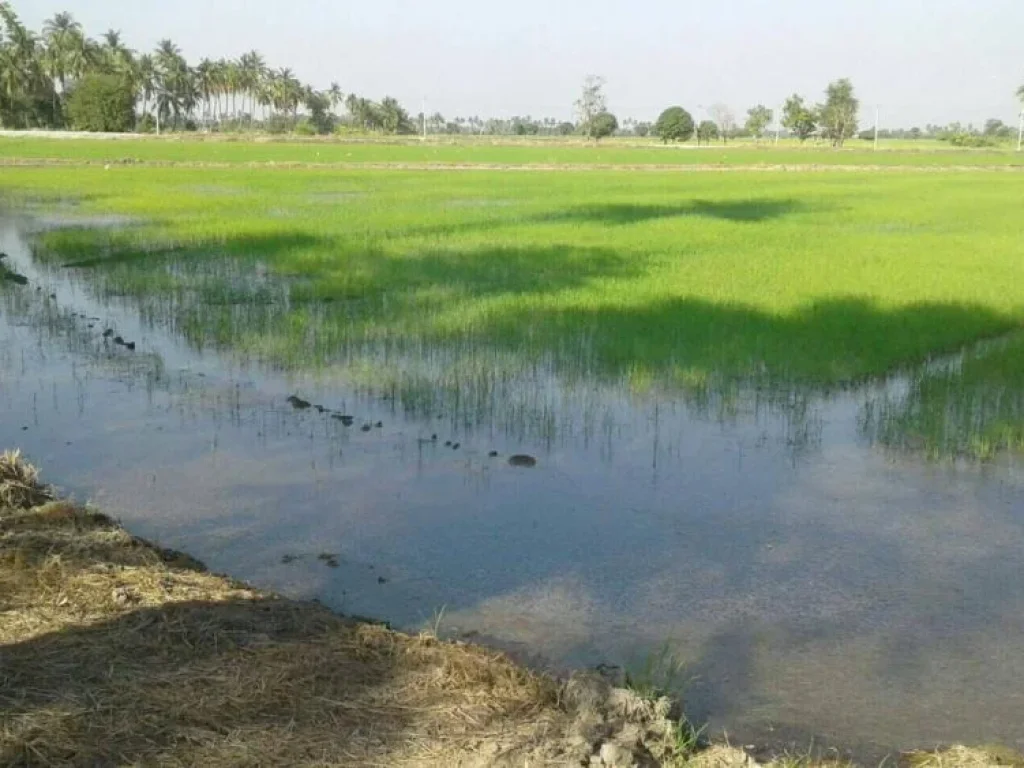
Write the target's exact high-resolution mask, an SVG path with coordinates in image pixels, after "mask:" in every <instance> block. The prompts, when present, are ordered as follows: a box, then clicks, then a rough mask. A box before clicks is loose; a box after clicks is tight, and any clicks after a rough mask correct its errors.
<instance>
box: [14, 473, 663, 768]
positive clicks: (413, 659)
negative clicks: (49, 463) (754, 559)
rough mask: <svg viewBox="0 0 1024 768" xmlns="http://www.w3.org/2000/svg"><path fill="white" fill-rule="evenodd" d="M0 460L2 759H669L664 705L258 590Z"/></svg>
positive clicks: (161, 762)
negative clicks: (55, 495)
mask: <svg viewBox="0 0 1024 768" xmlns="http://www.w3.org/2000/svg"><path fill="white" fill-rule="evenodd" d="M3 466H4V475H3V477H4V481H3V482H4V484H5V485H4V486H3V494H4V495H3V499H4V500H5V502H4V505H0V682H2V684H0V765H3V766H37V765H38V766H44V765H72V766H74V765H81V766H94V765H115V764H116V765H122V764H123V765H157V766H193V765H204V766H211V767H212V768H221V767H222V766H264V765H266V766H283V765H319V766H334V765H361V766H362V765H366V766H375V765H380V766H384V765H387V766H394V765H398V766H401V765H439V766H440V765H444V766H475V765H509V766H512V765H526V764H529V765H532V766H541V765H566V764H589V762H590V758H591V757H592V756H593V755H600V754H601V750H602V749H604V750H605V754H612V753H613V752H615V750H619V752H615V753H616V754H620V755H621V754H624V755H626V756H627V757H629V756H630V755H636V756H638V759H639V758H643V759H648V758H649V759H650V760H653V761H655V763H659V762H664V761H667V760H669V759H673V758H674V757H675V755H674V753H673V751H672V750H673V745H672V744H671V742H670V740H669V739H668V734H669V732H670V730H671V727H672V724H671V723H670V722H669V721H668V719H667V715H668V710H669V708H670V707H669V704H668V703H667V702H644V701H640V700H638V699H637V698H636V697H635V696H634V695H632V694H630V693H629V692H628V691H622V690H618V689H613V688H611V687H610V686H608V685H607V683H604V682H603V681H601V680H599V679H596V678H590V677H586V676H580V677H576V678H574V679H572V680H570V681H569V682H568V683H560V682H558V681H556V680H554V679H552V678H550V677H547V676H544V675H540V674H536V673H534V672H531V671H529V670H526V669H524V668H522V667H520V666H517V665H516V664H514V663H512V662H511V661H510V660H509V659H507V658H506V657H505V656H503V655H501V654H500V653H496V652H493V651H490V650H486V649H483V648H480V647H476V646H472V645H468V644H463V643H451V642H442V641H439V640H437V639H436V638H434V637H432V636H429V635H422V636H410V635H407V634H402V633H398V632H393V631H390V630H388V629H385V628H383V627H380V626H376V625H371V624H366V623H360V622H356V621H352V620H348V619H346V618H344V617H341V616H339V615H337V614H335V613H332V612H331V611H329V610H327V609H326V608H324V607H322V606H320V605H318V604H315V603H301V602H296V601H291V600H286V599H282V598H279V597H277V596H274V595H271V594H268V593H265V592H261V591H259V590H256V589H253V588H251V587H249V586H247V585H245V584H240V583H238V582H235V581H232V580H230V579H227V578H225V577H222V576H217V575H214V574H211V573H209V572H208V571H206V570H205V569H204V568H203V567H202V565H201V564H199V563H197V562H196V561H194V560H191V559H190V558H188V557H186V556H183V555H179V554H177V553H173V552H168V551H166V550H161V549H159V548H158V547H155V546H153V545H151V544H149V543H148V542H145V541H142V540H140V539H138V538H136V537H133V536H132V535H130V534H129V533H128V532H127V531H125V530H124V529H123V528H121V527H120V526H119V525H117V524H116V523H115V522H114V521H112V520H110V519H109V518H107V517H106V516H104V515H102V514H99V513H96V512H94V511H92V510H89V509H86V508H82V507H79V506H76V505H73V504H70V503H67V502H63V501H53V500H51V498H50V497H51V494H50V493H49V491H47V490H46V489H45V488H43V487H42V486H40V485H39V484H38V475H37V473H36V472H35V470H34V469H32V468H31V467H29V466H28V465H27V464H25V463H24V462H23V461H22V460H21V459H20V457H19V456H18V455H17V454H5V455H4V465H3ZM609 750H611V752H609ZM599 759H600V758H599ZM629 759H630V760H632V757H629ZM599 764H600V763H599Z"/></svg>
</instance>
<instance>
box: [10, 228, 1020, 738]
mask: <svg viewBox="0 0 1024 768" xmlns="http://www.w3.org/2000/svg"><path fill="white" fill-rule="evenodd" d="M0 250H3V251H6V252H8V253H9V254H11V261H12V262H13V263H14V264H15V266H16V267H17V269H18V271H19V273H21V274H24V275H25V276H26V277H27V278H28V279H29V284H28V285H26V286H20V287H18V286H11V287H7V288H4V289H2V291H3V295H2V304H0V306H2V319H0V434H3V435H4V436H5V438H6V441H8V442H11V443H17V444H19V445H20V446H21V447H23V448H25V449H26V451H27V452H28V454H29V455H30V456H31V457H32V459H33V460H35V461H38V462H39V463H40V464H42V465H43V466H44V467H45V469H46V472H47V475H48V477H50V478H51V479H54V480H58V481H59V482H61V483H63V484H64V485H65V486H66V487H67V488H68V489H69V490H71V491H72V492H73V493H75V494H76V495H77V496H79V497H81V498H89V499H93V500H95V501H96V502H97V503H99V504H101V505H103V506H104V507H106V508H108V509H109V510H110V511H111V512H113V513H114V514H116V515H119V516H121V517H122V518H123V519H124V520H125V522H126V523H127V524H128V525H129V526H130V527H131V528H132V529H133V530H134V531H137V532H138V533H139V534H141V535H144V536H149V537H152V538H156V539H158V540H159V541H160V542H161V543H163V544H165V545H168V546H174V547H179V548H182V549H185V550H187V551H189V552H191V553H193V554H195V555H196V556H198V557H200V558H201V559H203V560H205V561H206V562H208V563H209V564H210V565H211V566H212V567H214V568H216V569H218V570H225V571H230V572H231V573H233V574H236V575H238V576H240V577H243V578H247V579H251V580H253V581H256V582H258V583H259V584H261V585H265V586H268V587H271V588H275V589H279V590H282V591H285V592H287V593H289V594H293V595H297V596H316V597H319V598H321V599H323V600H324V601H326V602H329V603H330V604H332V605H333V606H335V607H337V608H339V609H341V610H344V611H347V612H352V613H358V614H364V615H374V616H380V617H383V618H386V619H389V620H391V621H393V622H395V623H396V624H398V625H402V626H410V627H412V626H418V625H422V624H424V623H428V622H432V621H433V620H434V617H435V615H437V614H438V613H439V612H440V611H441V609H442V607H443V608H444V615H443V624H442V629H443V630H444V631H447V632H449V633H451V634H455V635H464V634H469V635H470V636H476V637H483V638H486V639H489V640H491V641H492V642H495V643H498V644H500V645H502V646H504V647H507V648H509V649H511V650H513V651H515V652H518V653H521V654H522V655H524V656H528V657H532V658H535V659H538V660H541V661H542V663H547V664H552V665H554V666H560V665H564V664H593V663H597V662H613V663H618V664H630V663H635V662H637V661H638V660H639V659H640V657H641V656H642V655H643V654H644V653H646V652H647V651H649V650H656V649H658V648H660V647H662V646H663V645H664V643H665V642H666V641H668V642H669V643H670V644H671V648H672V650H673V652H674V653H675V654H676V655H677V656H678V657H679V658H681V659H682V660H684V661H685V662H686V664H687V671H688V683H687V688H686V691H685V697H686V700H687V705H688V708H689V709H690V710H691V712H692V713H693V715H694V716H695V717H697V718H709V719H710V721H711V724H712V729H713V730H718V729H721V728H726V729H728V731H729V733H730V735H731V736H732V737H733V738H734V739H740V740H764V741H768V742H778V743H786V742H788V741H790V740H796V741H798V742H799V743H800V744H801V745H802V746H806V744H807V743H809V741H810V739H811V738H813V739H814V740H815V742H816V743H819V744H837V745H840V746H843V747H850V748H854V749H856V750H859V751H860V752H861V754H863V755H874V754H876V753H878V752H880V751H886V750H889V749H892V748H895V747H911V746H918V745H919V746H929V747H930V746H934V745H935V744H938V743H942V742H947V741H968V742H979V741H992V740H997V741H1002V742H1006V743H1009V744H1011V745H1012V744H1014V743H1016V744H1017V745H1018V746H1024V745H1022V744H1020V742H1015V740H1016V739H1019V738H1020V733H1019V714H1018V713H1019V712H1021V711H1024V578H1022V576H1024V573H1022V570H1024V568H1022V566H1021V558H1020V556H1019V553H1020V552H1021V551H1022V548H1024V474H1022V473H1021V471H1020V465H1019V464H1018V463H1017V460H1016V459H1015V458H1014V456H1013V454H1012V453H1005V452H1004V453H995V454H994V459H993V460H992V461H989V462H987V463H984V464H982V463H962V464H954V463H949V462H945V463H943V462H929V461H928V460H927V459H926V457H925V456H923V455H922V454H921V453H920V452H915V451H898V452H894V451H890V450H886V449H884V446H894V447H901V448H908V447H909V448H914V447H915V446H918V445H920V446H921V447H929V448H930V445H931V443H930V442H929V441H936V442H935V444H936V445H941V446H942V447H941V449H939V450H934V451H931V452H932V453H935V454H940V453H957V454H960V453H963V452H964V450H965V449H964V447H963V446H969V445H971V444H973V442H972V441H975V440H976V438H975V437H974V436H975V435H981V434H985V435H986V440H988V441H989V442H991V443H992V444H997V443H998V444H999V445H1000V446H1008V445H1010V441H1003V442H1002V443H999V441H998V440H995V439H991V438H990V437H988V435H989V433H990V431H991V429H996V430H997V434H1000V435H1001V434H1004V431H1000V430H1003V429H1004V427H1003V426H1002V425H1006V424H1009V425H1010V427H1011V428H1015V429H1017V430H1018V432H1017V433H1016V434H1017V435H1019V434H1020V432H1019V429H1020V425H1021V410H1020V400H1019V397H1020V389H1019V388H1017V387H1015V385H1014V384H1013V380H1012V379H1007V378H1005V377H1003V376H1002V375H1001V374H998V371H1001V370H1004V368H1005V366H1001V364H1000V363H999V362H998V360H999V359H1002V358H1003V357H1005V358H1006V359H1007V360H1011V359H1012V356H1013V355H1016V356H1017V358H1018V359H1019V356H1020V355H1019V351H1015V350H1019V345H1018V343H1017V342H1013V341H1011V342H1008V343H1007V344H1006V345H1005V348H1004V349H1002V350H1000V349H999V348H995V349H996V351H994V352H991V354H992V355H995V357H994V358H993V357H991V356H989V354H990V353H989V352H985V353H984V355H983V354H982V353H981V352H979V353H978V354H977V355H968V356H967V357H965V359H964V360H963V362H962V365H954V366H951V367H947V368H946V369H942V368H941V367H940V366H937V367H933V368H931V369H929V370H927V371H924V372H921V373H920V374H912V375H909V376H908V377H905V378H903V379H900V380H898V381H894V382H890V383H887V384H884V385H883V384H878V385H873V386H869V387H864V388H862V389H859V390H857V391H852V392H846V393H838V394H836V393H832V394H820V393H819V394H815V393H809V392H796V391H785V392H777V391H767V390H758V389H757V388H752V389H744V388H741V387H733V388H731V389H722V388H720V387H712V386H709V385H707V384H703V385H702V384H701V383H699V382H690V383H684V384H685V385H680V386H677V387H674V388H673V387H669V386H667V385H666V384H665V382H659V381H647V382H639V381H637V380H636V379H630V378H629V377H628V376H625V377H619V378H615V377H611V376H609V375H607V371H601V370H596V369H595V368H594V367H592V365H591V363H592V359H588V351H587V349H586V347H585V346H584V348H582V349H580V350H579V351H578V352H579V361H580V362H579V365H577V366H576V367H575V368H573V369H567V368H566V367H565V366H564V361H565V360H566V359H567V353H566V351H564V350H563V351H561V352H560V354H558V355H557V356H547V357H546V356H544V355H535V354H522V355H519V354H516V352H515V351H514V350H507V349H504V350H502V349H484V348H479V347H478V346H473V345H469V344H464V345H460V344H458V343H452V344H447V345H440V346H427V345H425V344H420V345H417V344H414V343H411V342H408V341H403V340H401V339H399V338H389V337H387V336H383V337H377V336H373V335H369V334H368V335H365V336H363V337H361V338H360V337H356V336H353V335H352V334H351V333H349V335H346V336H339V335H338V334H340V333H342V331H341V330H340V329H343V328H344V327H345V326H344V323H343V322H341V319H342V318H344V317H345V313H347V312H356V311H358V308H355V307H350V306H346V305H345V304H344V302H336V303H335V304H334V305H325V304H323V303H321V302H316V301H312V300H311V298H310V297H308V296H306V295H304V293H303V288H302V282H301V280H300V279H296V280H294V281H293V282H291V283H287V282H282V281H280V280H270V279H269V278H267V276H266V274H265V272H263V271H262V270H261V269H260V267H259V264H258V262H253V261H250V262H248V263H247V265H246V266H245V268H244V269H243V268H238V267H237V266H236V267H232V266H230V263H228V264H225V263H223V262H222V263H220V265H219V266H218V267H216V268H210V269H207V270H206V271H205V272H203V273H202V274H198V275H197V274H196V273H195V272H194V271H193V272H191V273H189V272H187V271H183V268H182V265H181V263H180V262H177V261H173V260H170V259H167V258H165V257H159V258H157V257H155V258H154V261H153V262H152V263H151V264H149V265H147V267H146V268H145V269H142V268H141V267H139V266H138V265H124V264H122V265H109V266H105V267H103V268H102V269H98V268H95V267H84V266H80V267H79V268H77V269H73V270H72V269H60V268H56V267H54V266H52V265H51V266H45V267H44V266H40V265H39V264H38V263H35V262H33V260H32V259H31V257H30V255H29V253H28V251H27V249H26V247H25V245H24V243H23V242H22V241H21V239H20V238H19V236H18V233H17V231H16V228H15V226H14V225H13V224H10V223H9V224H7V225H5V226H4V227H2V228H0ZM215 270H220V271H219V272H218V271H215ZM139 280H150V281H153V285H154V286H157V285H159V286H160V288H161V290H159V291H155V292H154V294H153V295H154V297H155V298H152V299H148V300H145V301H143V300H140V299H139V298H137V297H138V295H139V292H138V291H136V290H131V289H128V282H129V281H139ZM37 288H38V289H39V290H37ZM283 307H287V308H290V309H291V311H290V312H288V313H283V312H282V308H283ZM281 322H293V323H297V324H298V325H297V326H296V328H294V329H292V330H293V331H294V333H289V334H270V333H268V331H269V329H270V328H271V327H272V326H273V325H274V324H275V323H281ZM108 330H109V331H110V333H109V335H107V336H104V332H106V331H108ZM117 337H120V338H121V339H122V342H123V343H122V344H117V343H115V341H114V339H116V338H117ZM237 337H243V338H245V339H246V340H247V343H246V344H245V345H241V346H240V347H239V346H235V345H233V341H234V340H235V339H236V338H237ZM261 337H263V338H264V341H265V343H264V344H263V345H262V346H261V345H260V344H258V343H255V342H256V341H258V340H259V339H260V338H261ZM297 338H298V339H304V340H305V341H304V342H303V343H302V344H301V345H297V346H296V347H295V348H294V349H288V348H281V347H280V346H279V345H280V343H281V342H280V340H281V339H289V340H290V341H289V342H288V343H291V344H294V343H295V341H294V340H295V339H297ZM306 342H308V343H306ZM128 343H133V344H135V345H136V348H135V350H131V349H129V348H128V347H127V346H126V345H127V344H128ZM229 346H230V347H231V348H232V349H233V350H234V352H231V353H229V352H228V348H229ZM309 350H315V351H316V358H317V359H316V363H317V365H315V366H314V367H312V369H311V370H305V369H304V368H303V367H302V366H299V365H297V363H298V362H299V361H300V359H301V356H302V355H305V354H308V352H309ZM993 361H994V362H993ZM1007 370H1009V369H1007ZM1017 371H1018V372H1019V369H1017ZM1007 375H1010V374H1007ZM990 383H992V384H997V385H999V386H1001V387H1002V390H1001V394H998V393H995V391H994V390H993V389H991V388H990V387H989V384H990ZM677 384H678V382H677ZM950 393H952V394H950ZM291 395H298V396H299V397H300V398H301V399H302V400H306V401H308V402H309V404H310V407H308V408H306V407H296V404H297V401H296V400H294V399H293V400H291V401H289V396H291ZM1014 396H1016V397H1017V398H1018V399H1016V400H1014V399H1013V397H1014ZM299 405H300V406H301V405H302V404H301V403H299ZM316 406H320V408H317V407H316ZM342 415H346V416H351V417H352V419H351V426H347V425H346V421H343V420H342V419H341V418H340V416H342ZM335 416H338V417H339V418H334V417H335ZM378 423H379V424H380V426H379V427H378V426H377V424H378ZM364 426H365V427H366V430H365V431H364ZM914 430H917V432H916V434H917V437H906V438H905V439H903V438H901V437H900V436H902V435H908V436H909V435H914V434H915V432H914ZM435 435H436V436H437V439H436V440H435V439H434V436H435ZM950 436H956V437H955V440H954V441H953V442H950V440H951V439H953V438H951V437H950ZM901 440H902V442H901ZM942 441H945V442H942ZM1018 442H1019V441H1018ZM446 443H449V445H446ZM456 443H457V444H458V448H457V449H456V448H454V444H456ZM876 446H877V447H876ZM494 452H496V453H497V454H498V455H497V456H492V455H491V454H492V453H494ZM513 454H525V455H530V456H533V457H536V459H537V464H536V466H533V467H522V466H521V467H516V466H511V465H510V464H509V462H508V460H507V459H508V457H509V456H512V455H513ZM327 554H330V555H332V556H333V559H323V558H320V557H319V555H327Z"/></svg>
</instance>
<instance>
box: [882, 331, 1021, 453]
mask: <svg viewBox="0 0 1024 768" xmlns="http://www.w3.org/2000/svg"><path fill="white" fill-rule="evenodd" d="M864 430H865V432H866V433H867V434H868V435H869V436H870V437H872V438H873V439H875V440H877V441H879V442H880V443H882V444H883V445H886V446H888V447H890V448H894V449H897V450H903V451H908V450H909V451H915V452H916V451H923V452H924V453H926V454H927V455H928V456H930V457H932V458H936V459H948V458H958V457H963V456H967V457H970V458H977V459H990V458H992V457H994V456H995V455H997V454H999V453H1001V452H1005V451H1019V450H1022V449H1024V336H1015V337H1013V338H1011V339H1005V340H1001V341H999V342H995V343H992V344H988V345H983V346H982V347H981V348H979V349H975V350H971V351H969V352H967V353H965V354H964V356H963V359H962V360H960V361H956V362H954V363H952V364H950V365H944V366H941V367H936V368H934V369H925V370H923V371H920V372H917V373H914V374H912V375H911V377H910V382H909V386H908V389H907V392H906V394H904V395H902V396H899V397H887V398H884V399H881V400H878V401H873V402H870V403H869V404H868V407H867V408H866V410H865V416H864Z"/></svg>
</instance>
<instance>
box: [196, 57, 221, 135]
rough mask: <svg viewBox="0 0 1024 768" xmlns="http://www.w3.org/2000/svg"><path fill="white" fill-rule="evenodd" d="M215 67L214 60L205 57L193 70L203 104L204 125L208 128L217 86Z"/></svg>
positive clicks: (198, 93)
mask: <svg viewBox="0 0 1024 768" xmlns="http://www.w3.org/2000/svg"><path fill="white" fill-rule="evenodd" d="M215 68H216V65H215V64H214V62H213V61H211V60H210V59H203V60H202V61H200V62H199V64H198V65H197V66H196V68H195V70H194V72H193V75H194V82H195V89H196V94H197V96H198V97H199V99H200V100H201V102H202V105H203V117H202V120H203V126H204V127H206V128H209V116H210V111H211V110H210V105H211V102H212V101H213V93H214V89H215V88H216V81H215Z"/></svg>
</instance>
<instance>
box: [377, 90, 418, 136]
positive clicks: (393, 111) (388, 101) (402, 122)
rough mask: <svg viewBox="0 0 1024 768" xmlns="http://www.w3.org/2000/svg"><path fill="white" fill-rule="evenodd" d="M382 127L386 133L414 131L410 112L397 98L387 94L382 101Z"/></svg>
mask: <svg viewBox="0 0 1024 768" xmlns="http://www.w3.org/2000/svg"><path fill="white" fill-rule="evenodd" d="M380 127H381V128H382V129H383V130H384V132H385V133H412V132H413V127H412V123H411V122H410V120H409V113H408V112H406V111H405V109H403V108H402V105H401V104H399V103H398V100H397V99H393V98H391V97H390V96H385V97H384V98H383V99H381V102H380Z"/></svg>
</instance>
